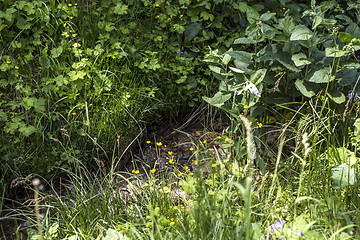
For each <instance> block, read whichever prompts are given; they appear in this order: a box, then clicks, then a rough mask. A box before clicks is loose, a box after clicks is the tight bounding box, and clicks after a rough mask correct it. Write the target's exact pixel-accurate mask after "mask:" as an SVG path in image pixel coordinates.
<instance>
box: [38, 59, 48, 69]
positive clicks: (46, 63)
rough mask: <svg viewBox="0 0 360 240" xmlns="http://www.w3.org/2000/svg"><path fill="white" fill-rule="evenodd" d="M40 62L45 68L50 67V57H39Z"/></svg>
mask: <svg viewBox="0 0 360 240" xmlns="http://www.w3.org/2000/svg"><path fill="white" fill-rule="evenodd" d="M39 63H40V65H41V66H42V67H44V68H50V59H49V58H48V57H39Z"/></svg>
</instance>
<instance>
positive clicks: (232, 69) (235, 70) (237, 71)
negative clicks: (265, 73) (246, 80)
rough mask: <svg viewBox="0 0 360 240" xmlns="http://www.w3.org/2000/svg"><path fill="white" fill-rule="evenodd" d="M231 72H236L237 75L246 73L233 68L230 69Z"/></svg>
mask: <svg viewBox="0 0 360 240" xmlns="http://www.w3.org/2000/svg"><path fill="white" fill-rule="evenodd" d="M229 68H230V70H231V71H234V72H236V73H244V72H245V71H243V70H240V69H237V68H233V67H229Z"/></svg>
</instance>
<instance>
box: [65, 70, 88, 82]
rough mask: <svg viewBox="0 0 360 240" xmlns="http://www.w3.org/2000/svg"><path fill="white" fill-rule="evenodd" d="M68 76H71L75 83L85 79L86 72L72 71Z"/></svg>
mask: <svg viewBox="0 0 360 240" xmlns="http://www.w3.org/2000/svg"><path fill="white" fill-rule="evenodd" d="M67 74H68V75H69V77H70V80H71V81H75V80H78V79H84V76H85V75H86V72H85V71H70V72H68V73H67Z"/></svg>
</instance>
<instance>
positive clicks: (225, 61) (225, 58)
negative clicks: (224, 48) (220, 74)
mask: <svg viewBox="0 0 360 240" xmlns="http://www.w3.org/2000/svg"><path fill="white" fill-rule="evenodd" d="M230 60H231V56H230V55H228V54H224V55H223V57H222V59H221V61H222V62H223V64H224V65H228V63H229V62H230Z"/></svg>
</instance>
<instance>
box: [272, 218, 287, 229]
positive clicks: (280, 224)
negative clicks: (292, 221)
mask: <svg viewBox="0 0 360 240" xmlns="http://www.w3.org/2000/svg"><path fill="white" fill-rule="evenodd" d="M285 223H286V222H285V220H282V221H281V222H280V221H275V224H273V225H272V228H273V229H274V230H276V229H281V228H282V227H283V226H284V225H285Z"/></svg>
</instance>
